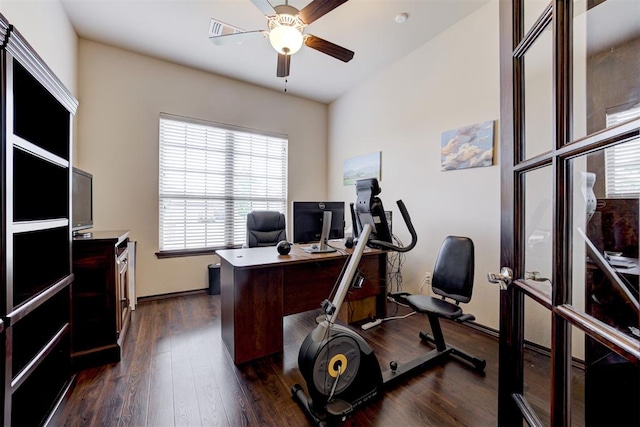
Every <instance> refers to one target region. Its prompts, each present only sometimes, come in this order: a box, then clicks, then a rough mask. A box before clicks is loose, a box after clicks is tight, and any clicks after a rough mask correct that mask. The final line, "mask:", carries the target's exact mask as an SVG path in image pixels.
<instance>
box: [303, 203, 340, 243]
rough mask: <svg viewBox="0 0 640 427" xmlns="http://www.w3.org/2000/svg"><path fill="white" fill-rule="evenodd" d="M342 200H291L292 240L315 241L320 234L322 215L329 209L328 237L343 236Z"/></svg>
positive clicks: (318, 238) (337, 237) (331, 238)
mask: <svg viewBox="0 0 640 427" xmlns="http://www.w3.org/2000/svg"><path fill="white" fill-rule="evenodd" d="M344 205H345V204H344V202H293V207H292V213H293V242H294V243H315V242H318V241H320V234H322V217H323V216H324V212H325V211H327V210H328V211H331V214H332V215H331V228H330V230H329V239H330V240H333V239H343V238H344V225H345V221H344V213H345V207H344Z"/></svg>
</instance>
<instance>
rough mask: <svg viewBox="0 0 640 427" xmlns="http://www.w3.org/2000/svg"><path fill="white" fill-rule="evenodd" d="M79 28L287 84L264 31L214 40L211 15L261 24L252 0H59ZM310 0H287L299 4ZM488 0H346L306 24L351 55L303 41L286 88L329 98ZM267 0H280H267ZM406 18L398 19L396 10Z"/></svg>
mask: <svg viewBox="0 0 640 427" xmlns="http://www.w3.org/2000/svg"><path fill="white" fill-rule="evenodd" d="M60 1H61V3H62V5H63V7H64V9H65V10H66V12H67V14H68V16H69V19H70V20H71V23H72V25H73V27H74V28H75V30H76V32H77V33H78V35H79V36H80V37H82V38H86V39H89V40H94V41H98V42H101V43H105V44H108V45H112V46H116V47H120V48H123V49H126V50H130V51H133V52H138V53H141V54H144V55H148V56H152V57H156V58H160V59H164V60H167V61H171V62H174V63H178V64H182V65H186V66H189V67H193V68H196V69H200V70H204V71H208V72H212V73H215V74H218V75H222V76H226V77H231V78H234V79H237V80H241V81H245V82H248V83H252V84H255V85H258V86H263V87H267V88H271V89H274V90H277V91H284V89H285V81H284V79H282V78H278V77H276V60H277V54H276V52H275V50H273V48H272V47H271V45H270V44H269V41H268V40H267V39H264V40H253V41H246V42H244V43H242V44H228V45H223V46H216V45H214V44H213V43H211V41H210V40H209V36H208V31H209V22H210V19H211V18H215V19H217V20H219V21H222V22H225V23H228V24H230V25H233V26H235V27H239V28H242V29H243V30H247V31H249V30H266V29H267V21H266V18H265V16H264V15H263V14H262V13H261V12H260V11H259V10H258V9H257V8H256V6H254V5H253V4H252V3H251V1H250V0H60ZM309 2H310V0H290V1H289V4H290V5H292V6H294V7H296V8H298V9H302V8H303V7H304V6H306V5H307V4H308V3H309ZM488 2H489V0H350V1H348V2H347V3H345V4H343V5H341V6H339V7H337V8H336V9H334V10H333V11H331V12H329V13H328V14H326V15H324V16H323V17H321V18H319V19H318V20H316V21H315V22H313V23H311V24H310V25H309V26H308V27H307V29H306V30H305V32H307V33H310V34H313V35H315V36H318V37H320V38H323V39H325V40H328V41H330V42H333V43H336V44H338V45H340V46H343V47H345V48H347V49H350V50H352V51H354V52H355V57H354V58H353V60H351V61H350V62H348V63H344V62H342V61H339V60H337V59H334V58H332V57H330V56H328V55H325V54H322V53H320V52H318V51H316V50H313V49H310V48H308V47H306V46H303V47H302V49H301V50H300V51H299V52H298V53H296V54H294V55H293V56H292V57H291V74H290V76H289V77H288V78H287V82H286V90H287V92H288V93H290V94H294V95H297V96H301V97H304V98H308V99H312V100H315V101H319V102H323V103H329V102H331V101H333V100H335V99H336V98H338V97H339V96H340V95H342V94H344V93H345V92H347V91H348V90H349V89H351V88H353V87H355V86H357V85H358V84H360V83H361V82H362V81H364V80H366V79H367V78H369V77H370V76H372V75H374V74H375V73H377V72H379V71H380V70H381V69H383V68H385V67H386V66H388V65H389V64H392V63H394V62H395V61H397V60H399V59H400V58H402V57H403V56H405V55H407V54H408V53H409V52H411V51H413V50H415V49H416V48H418V47H419V46H421V45H423V44H424V43H425V42H427V41H428V40H430V39H431V38H433V37H434V36H436V35H437V34H439V33H441V32H442V31H444V30H445V29H447V28H448V27H450V26H451V25H452V24H454V23H455V22H457V21H459V20H460V19H462V18H464V17H465V16H467V15H469V14H470V13H472V12H474V11H476V10H477V9H479V8H480V7H482V6H483V5H484V4H486V3H488ZM271 3H272V5H278V4H282V3H284V0H272V1H271ZM399 13H407V14H408V15H409V19H408V20H407V21H406V22H405V23H403V24H397V23H396V22H395V17H396V15H398V14H399Z"/></svg>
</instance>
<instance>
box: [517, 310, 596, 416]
mask: <svg viewBox="0 0 640 427" xmlns="http://www.w3.org/2000/svg"><path fill="white" fill-rule="evenodd" d="M530 302H531V303H535V302H534V301H530ZM550 315H551V314H549V316H550ZM571 329H572V331H571V334H572V335H571V336H572V338H571V340H572V342H573V343H577V344H578V347H580V348H582V349H584V342H585V341H584V340H585V334H584V332H582V331H581V330H579V329H578V328H571ZM573 360H574V361H575V363H572V365H571V381H570V388H571V395H570V400H569V402H570V405H571V425H572V426H584V425H585V422H584V420H585V373H586V370H585V369H584V364H583V362H584V350H582V355H581V356H580V357H579V356H577V355H575V354H574V355H573ZM523 362H524V363H523V367H524V385H523V390H524V395H525V397H526V398H527V402H529V404H530V405H531V406H532V407H533V408H534V409H535V413H536V415H537V416H538V418H540V421H542V423H543V424H544V425H545V426H549V425H551V389H552V384H551V378H552V375H551V357H550V356H549V354H546V353H544V352H541V351H540V350H537V349H535V348H532V347H526V348H525V351H524V361H523ZM598 407H599V408H600V410H601V411H602V407H601V406H598ZM605 412H606V411H605ZM523 425H526V424H523ZM590 425H597V424H590ZM600 425H607V424H604V423H602V424H600Z"/></svg>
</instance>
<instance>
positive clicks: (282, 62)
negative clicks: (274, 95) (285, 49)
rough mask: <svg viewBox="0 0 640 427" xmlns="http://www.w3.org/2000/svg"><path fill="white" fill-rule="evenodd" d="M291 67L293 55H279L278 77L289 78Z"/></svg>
mask: <svg viewBox="0 0 640 427" xmlns="http://www.w3.org/2000/svg"><path fill="white" fill-rule="evenodd" d="M290 66H291V55H282V54H280V53H279V54H278V72H277V73H276V75H277V76H278V77H287V76H289V68H290Z"/></svg>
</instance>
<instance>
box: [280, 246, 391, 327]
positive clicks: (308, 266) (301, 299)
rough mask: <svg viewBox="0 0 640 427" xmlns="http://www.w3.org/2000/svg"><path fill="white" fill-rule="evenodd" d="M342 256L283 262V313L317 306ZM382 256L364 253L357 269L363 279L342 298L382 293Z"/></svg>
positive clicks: (327, 293)
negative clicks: (288, 264)
mask: <svg viewBox="0 0 640 427" xmlns="http://www.w3.org/2000/svg"><path fill="white" fill-rule="evenodd" d="M344 262H345V259H336V260H331V261H326V260H325V261H323V262H318V263H304V264H296V265H290V266H287V268H286V269H285V270H284V278H283V279H284V314H285V315H289V314H294V313H300V312H303V311H308V310H314V309H319V308H320V304H321V303H322V301H324V300H325V299H327V298H329V297H330V296H331V295H330V293H331V290H332V289H333V287H334V285H335V286H336V287H337V286H338V284H339V283H336V282H337V280H338V278H339V276H340V273H341V272H342V269H343V268H344ZM384 262H385V261H384V258H383V257H379V256H371V257H364V258H362V260H361V261H360V265H359V266H358V270H360V271H361V272H362V273H363V274H364V276H365V281H364V283H363V286H362V288H361V289H351V290H349V294H348V295H347V297H346V300H347V301H348V300H359V299H364V298H368V297H371V296H375V295H378V294H380V293H384V290H385V285H386V280H385V279H384V276H385V275H384V272H385V265H384Z"/></svg>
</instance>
